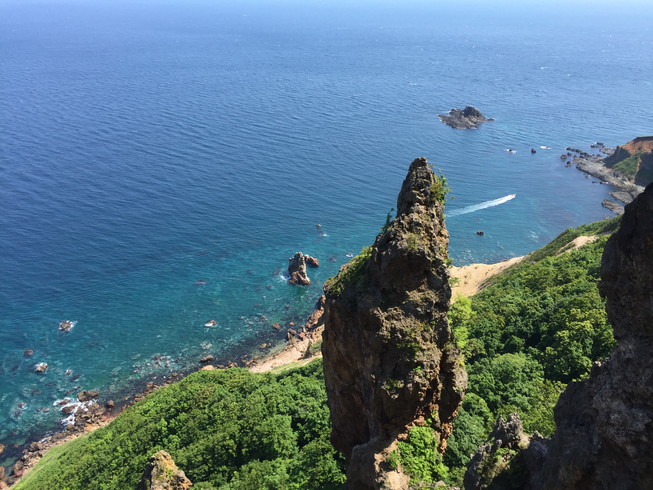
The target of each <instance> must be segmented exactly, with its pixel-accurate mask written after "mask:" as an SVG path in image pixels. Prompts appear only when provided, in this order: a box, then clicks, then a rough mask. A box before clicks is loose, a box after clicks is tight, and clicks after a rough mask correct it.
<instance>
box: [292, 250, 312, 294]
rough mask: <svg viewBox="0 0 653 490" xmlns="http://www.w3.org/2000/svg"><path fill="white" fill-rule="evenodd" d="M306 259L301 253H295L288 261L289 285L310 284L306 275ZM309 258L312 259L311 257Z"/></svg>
mask: <svg viewBox="0 0 653 490" xmlns="http://www.w3.org/2000/svg"><path fill="white" fill-rule="evenodd" d="M306 257H308V256H307V255H304V254H303V253H301V252H297V253H295V255H293V256H292V257H290V258H289V259H288V262H289V264H288V275H289V276H290V279H288V282H289V283H290V284H295V285H297V286H308V285H309V284H310V283H311V280H310V279H309V278H308V275H307V274H306ZM310 258H311V259H312V257H310Z"/></svg>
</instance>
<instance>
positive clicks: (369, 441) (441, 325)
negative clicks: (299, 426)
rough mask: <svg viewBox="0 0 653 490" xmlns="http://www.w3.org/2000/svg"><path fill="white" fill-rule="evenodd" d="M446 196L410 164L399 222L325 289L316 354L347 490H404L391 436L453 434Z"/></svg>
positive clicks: (457, 394) (424, 170)
mask: <svg viewBox="0 0 653 490" xmlns="http://www.w3.org/2000/svg"><path fill="white" fill-rule="evenodd" d="M443 201H444V189H443V185H442V182H441V181H440V180H439V179H438V178H436V176H435V175H434V174H433V172H432V170H431V169H430V168H429V166H428V164H427V161H426V159H424V158H418V159H417V160H415V161H414V162H413V163H412V164H411V166H410V170H409V172H408V176H407V177H406V179H405V181H404V183H403V186H402V189H401V193H400V194H399V197H398V199H397V217H396V218H395V219H394V221H392V222H391V223H390V224H389V226H388V227H387V229H386V230H385V231H384V232H382V233H381V234H380V235H379V236H378V237H377V239H376V241H375V243H374V245H373V246H372V247H371V248H368V249H366V250H364V251H363V252H362V253H361V255H359V256H358V257H356V258H354V259H352V261H351V262H350V263H349V264H347V265H346V266H344V267H343V268H342V269H341V270H340V273H339V274H338V275H337V276H336V277H335V278H333V279H331V280H329V281H327V284H326V285H325V293H326V308H325V331H324V342H323V344H322V352H323V355H324V373H325V379H326V386H327V394H328V403H329V408H330V410H331V419H332V422H333V433H332V442H333V444H334V445H335V447H337V448H338V449H339V450H341V451H342V452H343V453H344V455H345V457H346V459H347V463H348V470H347V478H348V486H349V488H380V487H384V488H405V487H407V485H408V478H407V477H406V476H405V475H403V474H401V473H399V472H398V471H392V470H391V469H390V468H389V465H388V464H387V463H386V458H387V456H388V454H389V452H390V451H392V449H393V447H394V446H393V444H394V443H395V442H396V439H397V436H398V435H400V434H403V433H405V432H406V431H407V428H408V427H410V426H411V425H412V424H413V422H415V421H419V423H423V421H424V420H426V421H427V422H428V423H431V425H432V426H433V428H434V431H435V432H436V434H437V435H438V436H439V439H440V441H441V449H444V447H445V445H446V438H447V437H448V435H449V434H450V431H451V421H452V420H453V418H454V416H455V414H456V412H457V410H458V407H459V405H460V403H461V401H462V397H463V392H464V390H465V387H466V383H467V378H466V374H465V371H464V368H463V367H462V365H461V364H462V363H461V358H460V354H459V352H458V350H457V349H456V348H455V346H454V345H453V343H452V342H451V334H450V330H449V326H448V323H447V311H448V309H449V300H450V296H451V289H450V287H449V283H448V279H449V276H448V272H447V264H446V261H447V245H448V233H447V230H446V228H445V226H444V219H443Z"/></svg>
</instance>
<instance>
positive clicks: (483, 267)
mask: <svg viewBox="0 0 653 490" xmlns="http://www.w3.org/2000/svg"><path fill="white" fill-rule="evenodd" d="M523 258H524V257H523V256H522V257H514V258H512V259H508V260H504V261H503V262H498V263H496V264H470V265H464V266H462V267H452V268H451V270H450V272H451V277H453V278H454V279H458V282H456V281H454V283H455V284H453V285H452V286H451V297H452V299H455V298H456V297H457V296H474V295H475V294H476V293H478V292H479V291H480V290H481V289H483V286H484V285H485V283H486V282H487V280H488V279H489V278H491V277H492V276H495V275H496V274H498V273H499V272H503V271H505V270H506V269H507V268H508V267H510V266H512V265H515V264H517V263H519V262H521V261H522V259H523Z"/></svg>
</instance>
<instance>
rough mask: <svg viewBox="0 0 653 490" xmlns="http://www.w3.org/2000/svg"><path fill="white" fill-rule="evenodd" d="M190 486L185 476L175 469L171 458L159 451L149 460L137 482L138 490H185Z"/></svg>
mask: <svg viewBox="0 0 653 490" xmlns="http://www.w3.org/2000/svg"><path fill="white" fill-rule="evenodd" d="M192 486H193V484H192V483H191V481H190V480H189V479H188V478H187V477H186V474H185V473H184V472H183V471H181V470H180V469H179V468H177V465H176V464H175V462H174V460H173V459H172V456H170V454H168V453H167V452H165V451H159V452H158V453H156V454H154V455H153V456H152V457H151V458H150V463H149V464H148V465H147V468H146V469H145V472H144V473H143V476H142V478H141V481H140V482H138V489H139V490H187V489H189V488H191V487H192Z"/></svg>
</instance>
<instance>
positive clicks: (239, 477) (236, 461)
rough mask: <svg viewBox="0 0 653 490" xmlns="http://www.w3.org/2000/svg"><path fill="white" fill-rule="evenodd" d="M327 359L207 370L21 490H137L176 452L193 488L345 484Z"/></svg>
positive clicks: (41, 470) (63, 450)
mask: <svg viewBox="0 0 653 490" xmlns="http://www.w3.org/2000/svg"><path fill="white" fill-rule="evenodd" d="M329 432H330V424H329V414H328V409H327V406H326V393H325V391H324V381H323V376H322V365H321V363H320V362H319V361H317V362H314V363H312V364H311V365H309V366H306V367H303V368H299V369H295V370H292V371H289V372H286V373H282V374H279V375H273V374H253V373H250V372H248V371H246V370H243V369H238V368H233V369H227V370H216V371H199V372H196V373H194V374H191V375H190V376H188V377H187V378H185V379H183V380H182V381H180V382H178V383H175V384H173V385H170V386H167V387H164V388H161V389H159V390H157V391H156V392H154V393H153V394H151V395H149V396H148V397H147V398H146V399H144V400H143V401H141V402H139V403H137V404H135V405H134V406H132V407H130V408H129V409H128V410H127V411H126V412H125V413H123V414H122V415H120V416H119V417H118V418H117V419H116V420H114V421H113V422H112V423H111V424H109V425H108V426H106V427H103V428H101V429H98V430H96V431H95V432H93V433H91V434H89V435H87V436H84V437H81V438H78V439H76V440H74V441H72V442H70V443H66V444H64V445H62V446H59V447H56V448H54V449H52V450H51V451H50V452H49V453H48V454H47V455H46V457H45V458H43V459H42V460H41V461H40V462H39V463H38V464H37V465H36V466H35V467H34V469H33V470H32V471H31V472H30V473H28V474H27V476H26V477H25V478H23V480H21V481H20V483H19V484H18V485H16V487H15V488H16V489H19V490H23V489H35V490H43V489H53V488H66V489H71V490H72V489H80V490H86V489H89V488H93V489H103V488H105V489H121V490H122V489H130V488H131V489H133V488H136V485H137V484H138V482H139V480H140V478H141V475H142V474H143V472H144V471H145V469H146V467H147V465H148V463H149V461H150V457H151V456H152V455H154V454H155V453H157V452H158V451H160V450H165V451H166V452H168V453H170V455H171V456H172V458H173V459H174V462H175V463H176V464H177V466H178V467H179V468H180V469H182V470H183V471H184V472H185V474H186V476H187V477H188V478H189V479H190V480H191V481H192V482H193V483H194V485H193V488H198V489H201V488H204V489H208V488H225V487H228V488H232V489H237V488H243V489H252V488H270V489H277V488H296V489H305V488H337V487H339V486H340V484H341V483H342V482H343V481H344V474H343V472H342V460H341V458H340V457H339V455H338V454H337V453H336V451H335V450H334V449H333V448H332V447H331V444H330V443H329Z"/></svg>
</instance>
